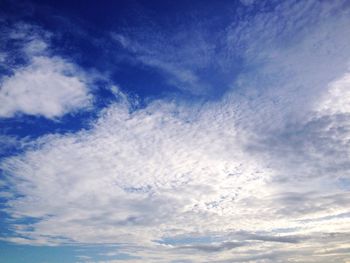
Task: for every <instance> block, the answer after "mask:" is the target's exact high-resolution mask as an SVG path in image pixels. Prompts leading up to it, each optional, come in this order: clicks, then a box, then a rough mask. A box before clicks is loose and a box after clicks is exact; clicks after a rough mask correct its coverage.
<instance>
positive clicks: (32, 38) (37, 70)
mask: <svg viewBox="0 0 350 263" xmlns="http://www.w3.org/2000/svg"><path fill="white" fill-rule="evenodd" d="M20 25H22V26H23V27H21V28H20V29H19V28H18V27H19V26H17V27H16V26H15V27H14V28H11V29H8V30H10V34H9V35H8V36H7V38H8V39H5V40H4V41H8V42H11V41H19V43H20V45H19V46H20V47H21V48H20V49H19V50H17V52H19V53H21V54H22V56H23V58H22V60H23V59H24V60H25V63H23V64H22V65H11V63H9V65H10V66H9V67H7V69H8V70H9V71H10V73H9V74H7V75H5V76H2V79H1V82H0V104H1V106H0V117H2V118H10V117H14V116H16V115H17V114H28V115H36V116H44V117H46V118H50V119H53V118H57V117H60V116H62V115H64V114H67V113H69V112H74V111H76V110H79V109H83V108H87V107H89V106H91V103H92V96H91V95H90V90H89V88H88V83H89V80H90V79H91V78H90V77H87V75H86V74H85V73H84V72H83V71H82V70H81V69H79V67H77V66H76V65H74V63H72V62H69V61H67V60H65V59H63V58H61V57H59V56H53V55H51V54H50V50H49V48H48V44H47V42H46V40H47V39H48V38H49V37H48V36H45V33H43V32H41V31H40V30H39V29H37V28H36V27H33V26H30V25H26V24H24V25H23V24H20ZM43 35H44V36H43ZM46 35H48V34H46ZM2 38H4V37H3V36H2ZM7 53H8V52H7ZM5 54H6V53H5ZM11 56H12V55H11V54H7V55H6V56H5V62H8V61H6V60H8V59H7V58H6V57H11Z"/></svg>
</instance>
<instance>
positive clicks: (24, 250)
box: [0, 241, 139, 263]
mask: <svg viewBox="0 0 350 263" xmlns="http://www.w3.org/2000/svg"><path fill="white" fill-rule="evenodd" d="M116 250H117V248H116V247H111V246H90V245H86V246H83V245H79V246H78V245H63V246H27V245H18V244H11V243H8V242H1V241H0V254H1V260H2V261H1V262H6V263H44V262H50V263H56V262H57V263H62V262H65V263H73V262H87V261H89V260H93V261H95V262H96V261H97V262H98V261H106V260H122V261H124V260H132V259H136V258H139V257H133V256H131V255H129V254H126V253H118V252H113V253H112V252H111V251H116Z"/></svg>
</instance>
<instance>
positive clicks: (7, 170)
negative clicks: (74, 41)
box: [0, 1, 350, 262]
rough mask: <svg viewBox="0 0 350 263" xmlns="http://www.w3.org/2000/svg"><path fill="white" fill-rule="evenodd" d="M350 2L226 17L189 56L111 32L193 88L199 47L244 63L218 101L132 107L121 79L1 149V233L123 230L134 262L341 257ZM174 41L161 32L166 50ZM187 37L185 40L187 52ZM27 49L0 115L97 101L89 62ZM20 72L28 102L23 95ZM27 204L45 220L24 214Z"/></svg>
mask: <svg viewBox="0 0 350 263" xmlns="http://www.w3.org/2000/svg"><path fill="white" fill-rule="evenodd" d="M242 2H244V3H245V4H247V5H248V6H250V5H255V2H254V1H242ZM334 13H336V14H337V15H336V16H335V15H334ZM349 17H350V16H349V9H348V7H346V5H345V2H342V1H339V3H319V2H317V1H307V2H305V3H299V2H296V1H285V2H284V3H281V4H277V5H276V8H275V9H273V10H270V11H269V12H264V13H258V14H257V15H256V16H255V17H253V18H250V20H249V21H244V20H243V21H240V22H239V23H238V24H237V23H236V24H232V25H229V26H228V27H227V28H225V30H223V32H224V33H223V34H224V37H222V36H221V38H220V41H222V43H221V44H220V47H222V50H221V51H217V53H216V54H215V56H214V55H213V54H212V53H211V51H210V52H209V50H211V49H210V48H209V49H207V47H209V46H210V45H211V44H212V43H207V42H205V41H204V40H203V41H204V42H205V43H204V44H203V45H202V46H203V47H205V48H203V50H205V52H203V53H204V54H206V55H207V56H208V57H207V58H202V57H201V56H199V55H198V54H197V53H193V60H194V61H193V62H191V63H189V62H188V63H186V61H187V60H188V61H190V60H191V57H190V58H186V59H185V62H183V61H179V60H178V58H177V57H174V58H173V57H171V55H169V54H166V55H164V56H162V55H161V54H156V55H154V53H151V52H150V51H149V49H150V47H151V46H153V45H154V42H153V40H152V41H151V42H141V43H140V42H139V39H140V38H141V39H142V36H136V37H135V36H134V35H131V36H129V37H126V36H122V35H120V34H119V35H118V34H116V33H113V34H112V38H113V41H117V42H120V43H121V42H122V44H123V46H125V48H126V49H128V50H130V49H131V50H133V51H135V50H136V51H135V52H136V55H135V60H136V61H138V62H140V63H144V64H146V65H147V66H154V67H155V68H161V69H162V70H164V71H165V72H167V74H170V75H172V77H171V80H174V81H175V82H177V81H179V82H181V83H182V84H183V85H185V86H186V87H185V88H184V89H185V90H187V89H192V90H193V89H194V88H193V86H196V85H200V84H201V82H202V81H203V79H201V72H199V71H198V67H199V66H198V65H199V64H200V63H199V61H207V60H208V61H211V60H215V57H216V58H224V57H227V56H228V55H229V54H231V53H234V54H236V53H239V54H240V55H241V56H242V58H243V61H245V62H244V63H246V64H247V65H249V67H248V66H247V67H246V68H245V70H244V71H242V72H241V73H240V74H239V76H237V78H235V79H230V78H228V77H227V79H226V81H227V83H226V84H227V85H228V86H229V88H228V90H227V91H226V93H225V94H224V95H223V97H222V98H221V99H220V100H215V101H209V102H205V103H194V104H193V105H189V103H188V102H186V101H179V100H171V99H158V100H153V101H152V102H150V103H148V104H147V105H146V106H145V107H144V108H141V109H137V110H134V109H133V101H132V100H131V99H129V97H128V95H127V94H124V93H123V92H121V91H119V90H118V91H117V90H116V88H115V94H117V96H120V100H119V102H116V103H113V104H111V105H109V106H108V107H106V108H105V109H103V110H102V111H101V112H100V113H99V116H98V118H97V119H96V120H94V121H93V122H92V123H91V127H90V129H87V130H81V131H79V132H76V133H69V134H59V133H57V134H48V135H45V136H42V137H40V138H38V139H36V140H35V141H34V142H33V143H32V146H31V147H30V148H29V149H28V150H27V151H25V152H24V153H23V154H20V155H16V156H11V157H8V158H6V159H4V160H3V161H2V162H1V169H2V170H3V172H4V174H5V179H4V182H3V184H5V185H6V186H7V188H6V190H5V191H4V192H3V194H5V195H6V196H10V197H12V198H8V201H7V206H6V208H5V209H4V210H5V211H6V213H8V214H9V215H10V216H11V217H12V219H13V220H14V223H13V229H14V234H13V235H12V236H8V237H6V238H4V239H6V240H9V241H12V242H17V243H20V244H41V245H53V244H54V245H59V244H66V243H77V244H118V248H117V249H115V250H116V251H118V253H119V252H123V253H125V254H127V255H132V256H133V258H132V261H133V262H179V261H177V260H181V261H180V262H297V261H300V262H347V260H350V259H349V256H348V251H349V244H348V242H347V240H348V239H349V237H350V228H349V227H350V217H349V213H350V210H349V205H348V204H349V202H350V194H349V190H350V187H349V185H350V184H349V181H348V180H349V168H350V158H349V157H350V151H349V138H350V128H349V122H350V108H349V106H348V105H349V103H350V95H349V88H350V86H349V85H350V82H349V74H350V73H349V68H348V65H349V64H348V63H349V59H350V42H349V40H348V36H349V35H350V32H349V31H350V29H349V27H348V25H349V23H350V18H349ZM277 21H279V22H278V23H277ZM141 31H142V30H141ZM196 33H198V32H196ZM189 34H190V33H188V34H187V35H189ZM133 37H135V39H132V38H133ZM257 39H258V40H259V41H256V40H257ZM130 43H133V44H132V45H133V46H132V47H130V45H131V44H130ZM129 44H130V45H129ZM168 45H169V43H166V42H161V41H160V42H157V43H156V46H157V47H158V48H157V52H161V50H166V49H167V48H168ZM185 46H186V48H187V49H186V50H183V49H181V50H180V51H178V54H183V52H185V53H186V54H192V52H191V51H190V49H191V48H194V47H192V45H191V44H188V45H185ZM141 47H142V48H141ZM170 48H171V49H174V48H175V47H174V46H172V45H170ZM28 49H29V50H37V49H35V48H34V49H33V47H31V48H28ZM206 51H208V52H206ZM27 52H28V51H27ZM31 52H37V51H31ZM157 52H156V53H157ZM31 54H32V53H31ZM32 56H33V57H32V58H31V62H30V64H29V65H28V66H26V67H23V68H20V69H18V70H17V71H16V72H15V73H14V75H13V76H11V77H9V78H8V79H5V80H4V81H3V82H2V85H3V86H4V87H5V88H2V89H1V93H3V92H6V93H4V94H6V95H4V94H3V95H2V96H3V97H2V98H5V99H7V100H8V101H11V103H8V104H3V105H5V106H1V111H0V112H2V115H3V116H10V115H13V114H14V113H15V112H17V111H19V112H20V111H21V112H23V113H27V114H38V115H43V116H46V117H48V118H53V117H56V116H60V115H62V114H64V113H67V112H70V111H72V110H74V109H76V108H77V107H82V106H83V107H84V106H86V105H88V101H89V100H90V97H89V95H88V94H89V93H88V91H87V88H86V86H85V84H84V77H83V76H84V73H82V72H80V70H77V69H76V67H75V66H74V65H73V64H71V63H69V62H67V61H65V60H63V59H60V58H57V57H52V56H44V55H32ZM199 57H200V60H198V59H199ZM206 59H207V60H206ZM223 61H226V62H225V63H228V64H227V67H228V68H230V67H232V65H231V64H230V62H229V61H228V62H227V60H223ZM222 63H224V62H222ZM208 64H211V63H210V62H208ZM222 66H223V65H222ZM218 68H220V67H217V68H216V70H219V69H218ZM66 69H68V70H70V73H69V74H67V73H66ZM42 72H44V73H43V74H42ZM184 72H187V73H188V74H187V73H186V74H187V75H186V74H185V75H186V76H192V77H191V78H187V77H186V76H185V77H184V78H182V77H183V76H184V75H183V74H182V73H184ZM180 73H181V74H180ZM225 76H226V75H225ZM41 77H42V78H44V79H42V80H41V81H39V79H40V78H41ZM51 81H52V83H55V84H52V85H54V86H52V87H53V88H52V89H53V90H55V91H56V88H55V87H57V86H55V85H59V87H60V92H59V93H54V94H53V95H52V94H51V93H50V95H52V96H49V97H50V98H48V100H47V101H46V99H45V98H46V97H45V94H48V93H46V91H45V92H44V93H43V89H42V86H43V85H44V83H45V85H48V87H50V85H51V84H50V83H51ZM23 82H25V83H30V86H28V87H29V88H28V89H29V94H28V96H26V97H25V98H26V100H28V103H27V102H26V100H24V102H23V101H22V100H21V99H20V98H21V96H22V95H23V93H25V92H26V90H27V89H26V88H24V87H25V86H21V85H19V84H21V83H23ZM17 83H18V85H17ZM47 83H49V84H47ZM182 84H181V85H182ZM11 85H13V87H14V88H11V89H9V91H8V92H7V91H6V87H12V86H11ZM211 85H212V84H211ZM182 88H183V87H182ZM49 90H50V88H49ZM198 90H201V92H203V90H202V87H199V88H198V89H196V90H194V93H195V94H197V91H198ZM52 92H53V91H52ZM17 93H18V94H19V95H16V94H17ZM39 94H40V95H39ZM118 94H119V95H118ZM32 96H33V97H32ZM14 102H16V103H14ZM46 103H47V104H46ZM25 218H34V219H36V220H35V221H33V222H30V223H25V224H21V223H18V222H21V221H17V220H20V219H25ZM111 250H113V248H111ZM116 253H117V252H116ZM110 255H114V254H113V252H111V253H110ZM110 262H113V260H111V261H110Z"/></svg>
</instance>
